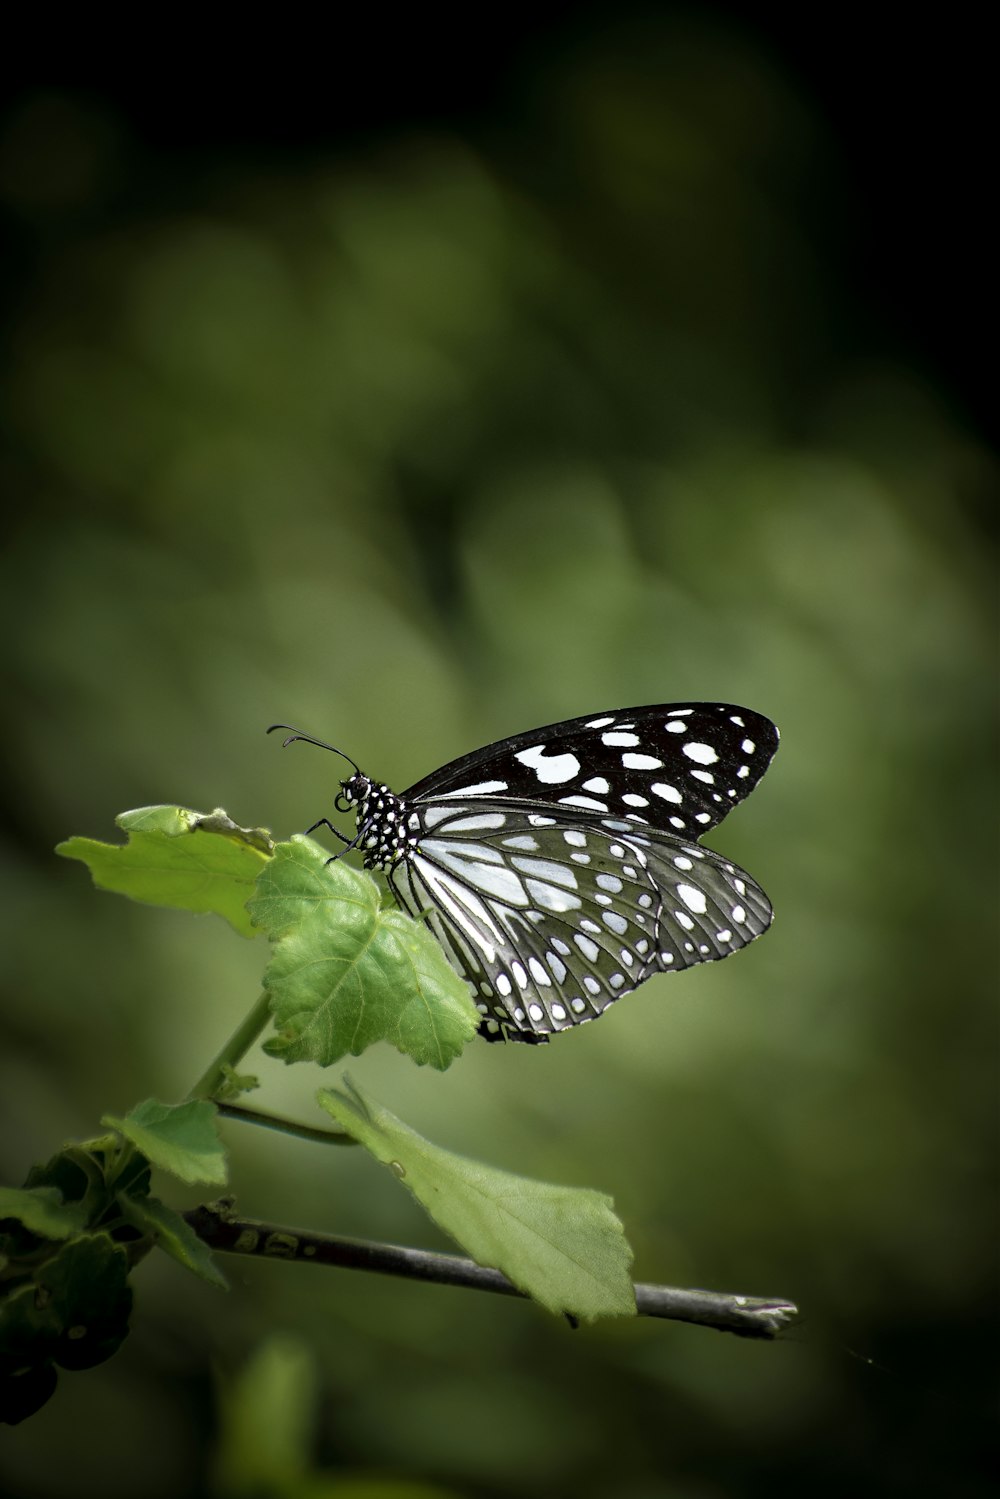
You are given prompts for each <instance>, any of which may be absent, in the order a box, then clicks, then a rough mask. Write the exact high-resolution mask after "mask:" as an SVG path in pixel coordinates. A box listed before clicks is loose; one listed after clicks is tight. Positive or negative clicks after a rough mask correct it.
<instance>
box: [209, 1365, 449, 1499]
mask: <svg viewBox="0 0 1000 1499" xmlns="http://www.w3.org/2000/svg"><path fill="white" fill-rule="evenodd" d="M318 1386H319V1380H318V1370H317V1368H316V1360H315V1357H314V1354H313V1352H312V1350H311V1349H310V1348H309V1347H308V1345H307V1344H306V1343H305V1342H303V1341H301V1340H299V1339H297V1338H292V1337H287V1336H274V1337H270V1338H267V1339H266V1340H265V1341H264V1342H263V1343H262V1344H261V1345H260V1346H259V1347H258V1348H257V1349H256V1350H255V1351H254V1353H253V1354H252V1355H251V1357H250V1358H249V1359H248V1360H247V1361H246V1363H245V1364H244V1365H243V1367H242V1368H241V1369H239V1370H237V1372H236V1373H235V1374H233V1375H231V1376H230V1377H229V1378H228V1379H224V1380H223V1381H222V1382H221V1384H220V1390H219V1437H218V1444H217V1446H216V1450H215V1460H214V1463H213V1471H212V1492H213V1493H214V1494H217V1495H219V1496H220V1499H248V1496H250V1495H268V1496H269V1499H458V1495H457V1494H456V1492H455V1490H454V1489H451V1488H447V1489H446V1488H443V1487H440V1486H439V1485H438V1484H432V1483H420V1482H413V1481H411V1480H408V1479H405V1478H390V1477H382V1478H372V1477H356V1476H352V1475H351V1474H350V1473H349V1472H345V1471H344V1470H343V1469H342V1468H339V1467H338V1469H337V1470H336V1471H335V1472H331V1473H324V1472H322V1471H317V1470H316V1469H315V1468H314V1467H313V1466H312V1460H311V1459H312V1449H313V1446H314V1428H315V1424H316V1415H317V1407H318V1397H319V1387H318Z"/></svg>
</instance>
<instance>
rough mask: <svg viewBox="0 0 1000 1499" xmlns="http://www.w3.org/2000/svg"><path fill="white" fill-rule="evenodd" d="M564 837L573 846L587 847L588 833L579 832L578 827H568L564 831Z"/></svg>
mask: <svg viewBox="0 0 1000 1499" xmlns="http://www.w3.org/2000/svg"><path fill="white" fill-rule="evenodd" d="M563 838H564V839H565V840H566V842H567V843H568V844H569V845H570V846H571V848H586V847H587V838H586V835H585V834H584V833H580V832H578V831H577V829H576V828H569V829H567V831H566V832H565V833H563Z"/></svg>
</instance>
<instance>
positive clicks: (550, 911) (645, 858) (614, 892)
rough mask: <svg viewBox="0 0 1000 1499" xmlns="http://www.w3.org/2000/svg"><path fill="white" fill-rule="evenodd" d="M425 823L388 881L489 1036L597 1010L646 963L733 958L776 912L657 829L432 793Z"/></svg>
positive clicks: (717, 859)
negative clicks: (433, 940)
mask: <svg viewBox="0 0 1000 1499" xmlns="http://www.w3.org/2000/svg"><path fill="white" fill-rule="evenodd" d="M430 821H431V822H432V824H433V825H432V827H431V828H430V829H429V830H428V832H427V834H426V835H425V836H422V837H421V840H420V844H419V848H418V850H417V852H416V853H415V854H414V855H413V856H412V857H411V858H410V859H409V860H408V861H407V862H406V865H405V866H402V865H401V866H397V868H396V869H395V870H393V872H392V876H391V879H390V883H391V885H392V887H393V889H394V891H395V893H396V896H397V899H398V900H399V901H400V903H401V904H402V905H403V906H404V907H405V908H406V909H408V910H409V911H410V912H411V914H413V915H419V916H423V917H424V919H425V920H427V921H428V924H429V925H430V926H431V928H432V930H433V931H434V933H435V935H436V936H437V937H438V940H439V941H440V942H441V943H442V945H443V947H444V948H445V951H446V953H447V954H448V956H449V959H450V961H451V962H452V963H453V964H454V966H455V967H456V968H457V969H458V971H459V972H461V973H462V974H463V976H464V977H465V978H466V980H467V981H468V983H469V984H470V987H471V988H472V990H473V992H474V997H475V999H476V1002H477V1003H478V1004H479V1006H480V1008H481V1010H482V1012H483V1013H484V1015H485V1016H486V1017H487V1020H486V1021H485V1022H484V1033H486V1034H491V1033H492V1034H493V1035H496V1034H497V1033H498V1029H499V1032H500V1033H502V1034H508V1035H511V1036H516V1037H518V1038H520V1039H529V1038H532V1039H533V1038H534V1037H536V1036H539V1037H540V1036H543V1035H545V1034H546V1033H548V1032H551V1031H556V1030H562V1029H564V1028H566V1027H568V1026H572V1025H575V1024H579V1023H580V1022H582V1021H585V1020H591V1019H594V1018H595V1017H596V1016H598V1015H600V1014H602V1013H603V1011H604V1010H605V1009H606V1008H607V1007H608V1005H610V1004H613V1003H614V1001H615V1000H616V999H620V998H621V996H622V995H624V994H628V993H630V992H631V991H632V990H633V989H635V988H636V987H637V986H638V985H639V984H640V983H642V982H643V980H644V979H646V978H648V977H649V976H650V974H652V973H654V972H658V971H662V972H672V971H674V970H676V969H682V968H688V967H691V966H692V965H694V964H696V963H703V962H710V961H712V960H713V959H717V958H722V957H726V956H728V955H729V953H731V952H735V951H736V950H737V949H739V948H740V947H744V946H746V944H747V943H748V942H750V941H752V940H753V938H754V937H757V936H759V935H760V934H761V932H763V931H764V930H766V928H767V926H768V925H769V923H770V920H771V908H770V905H769V903H768V901H767V897H766V896H765V895H764V893H763V891H762V890H761V889H760V887H759V886H758V885H756V883H755V882H754V881H753V880H752V879H751V878H750V876H749V875H747V874H746V873H745V872H744V871H743V870H741V869H739V868H737V867H736V866H735V865H734V864H732V863H730V862H729V861H727V860H725V859H723V858H722V857H721V856H720V855H718V854H716V853H714V852H713V851H712V850H710V849H704V848H701V847H699V846H698V845H697V844H696V843H695V842H693V841H687V840H684V839H681V838H678V837H676V836H673V835H671V834H666V833H663V832H662V831H661V830H659V829H656V828H653V827H650V826H644V825H642V824H639V823H636V822H630V821H626V820H624V819H621V818H606V819H602V820H597V819H595V820H593V821H591V820H589V819H588V818H587V816H586V814H585V813H583V812H581V811H576V812H573V811H570V810H568V809H567V810H562V809H560V812H559V814H558V816H556V815H551V813H550V812H549V810H547V809H544V808H543V807H541V806H540V805H538V804H536V805H535V806H534V807H532V806H530V805H528V804H523V803H522V804H518V803H514V804H512V803H509V802H506V801H503V800H501V799H495V798H492V797H488V798H480V799H477V800H475V801H470V802H458V801H457V800H456V801H453V802H445V803H443V804H442V803H435V804H434V808H433V816H432V818H431V819H430ZM491 1022H492V1026H491Z"/></svg>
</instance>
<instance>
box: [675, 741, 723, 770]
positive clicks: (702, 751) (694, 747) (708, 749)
mask: <svg viewBox="0 0 1000 1499" xmlns="http://www.w3.org/2000/svg"><path fill="white" fill-rule="evenodd" d="M682 753H683V754H685V755H687V757H688V759H689V760H697V762H698V764H699V765H714V764H715V762H716V760H718V758H719V757H718V755H717V754H716V752H715V750H714V749H713V748H712V746H711V745H710V744H702V743H700V742H699V741H698V740H693V741H692V742H691V743H690V744H685V745H683V746H682Z"/></svg>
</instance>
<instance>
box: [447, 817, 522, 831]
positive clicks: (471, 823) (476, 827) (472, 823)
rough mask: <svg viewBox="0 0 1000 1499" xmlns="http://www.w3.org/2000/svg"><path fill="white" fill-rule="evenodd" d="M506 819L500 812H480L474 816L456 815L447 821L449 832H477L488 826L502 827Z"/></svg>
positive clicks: (488, 827) (486, 828) (485, 829)
mask: <svg viewBox="0 0 1000 1499" xmlns="http://www.w3.org/2000/svg"><path fill="white" fill-rule="evenodd" d="M506 821H507V819H506V817H505V816H504V815H503V813H502V812H480V813H478V814H477V815H476V816H475V817H458V818H456V819H455V821H454V822H449V824H448V828H447V831H448V832H449V833H479V832H486V831H487V830H488V829H490V828H502V827H503V825H504V823H505V822H506Z"/></svg>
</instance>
